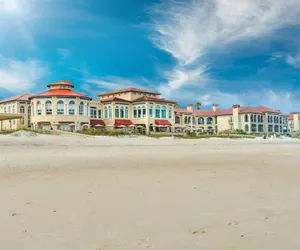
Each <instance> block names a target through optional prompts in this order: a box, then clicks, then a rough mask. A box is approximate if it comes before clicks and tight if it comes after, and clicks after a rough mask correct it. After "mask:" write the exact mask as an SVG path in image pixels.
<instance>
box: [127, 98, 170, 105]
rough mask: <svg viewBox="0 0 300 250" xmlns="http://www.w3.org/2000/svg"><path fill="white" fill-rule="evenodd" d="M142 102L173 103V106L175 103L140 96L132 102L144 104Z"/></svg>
mask: <svg viewBox="0 0 300 250" xmlns="http://www.w3.org/2000/svg"><path fill="white" fill-rule="evenodd" d="M144 101H148V102H164V103H173V104H175V103H176V102H174V101H170V100H166V99H164V98H157V97H151V96H142V97H140V98H137V99H135V100H133V101H132V102H144Z"/></svg>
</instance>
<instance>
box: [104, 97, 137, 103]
mask: <svg viewBox="0 0 300 250" xmlns="http://www.w3.org/2000/svg"><path fill="white" fill-rule="evenodd" d="M113 101H116V102H131V101H129V100H125V99H122V98H119V97H108V98H105V99H103V100H101V102H113Z"/></svg>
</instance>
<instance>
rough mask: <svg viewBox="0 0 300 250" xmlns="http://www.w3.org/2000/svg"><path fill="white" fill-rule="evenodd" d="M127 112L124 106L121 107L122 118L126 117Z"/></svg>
mask: <svg viewBox="0 0 300 250" xmlns="http://www.w3.org/2000/svg"><path fill="white" fill-rule="evenodd" d="M124 116H125V112H124V106H121V107H120V118H124Z"/></svg>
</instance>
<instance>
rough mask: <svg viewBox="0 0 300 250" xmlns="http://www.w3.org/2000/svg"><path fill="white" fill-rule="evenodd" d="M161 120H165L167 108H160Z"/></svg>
mask: <svg viewBox="0 0 300 250" xmlns="http://www.w3.org/2000/svg"><path fill="white" fill-rule="evenodd" d="M161 118H163V119H166V118H167V108H166V106H162V108H161Z"/></svg>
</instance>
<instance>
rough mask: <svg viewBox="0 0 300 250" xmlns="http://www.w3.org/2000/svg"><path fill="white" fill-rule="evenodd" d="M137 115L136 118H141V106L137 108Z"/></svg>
mask: <svg viewBox="0 0 300 250" xmlns="http://www.w3.org/2000/svg"><path fill="white" fill-rule="evenodd" d="M137 114H138V118H141V117H142V108H141V106H138V107H137Z"/></svg>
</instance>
